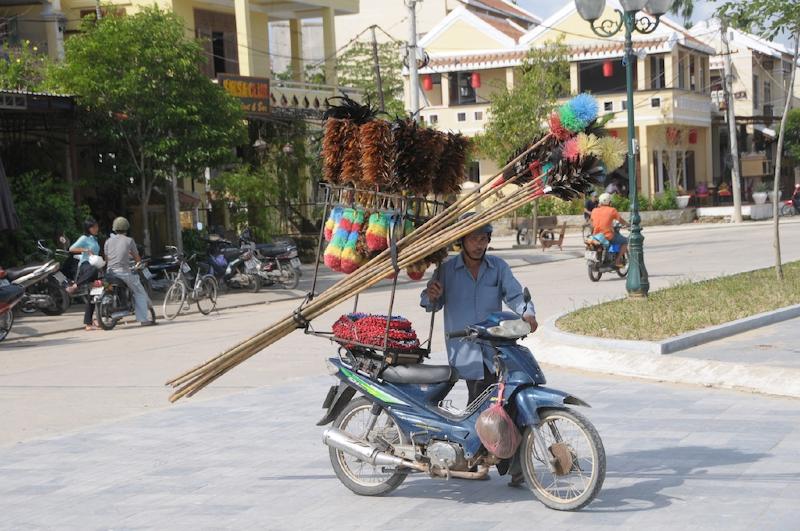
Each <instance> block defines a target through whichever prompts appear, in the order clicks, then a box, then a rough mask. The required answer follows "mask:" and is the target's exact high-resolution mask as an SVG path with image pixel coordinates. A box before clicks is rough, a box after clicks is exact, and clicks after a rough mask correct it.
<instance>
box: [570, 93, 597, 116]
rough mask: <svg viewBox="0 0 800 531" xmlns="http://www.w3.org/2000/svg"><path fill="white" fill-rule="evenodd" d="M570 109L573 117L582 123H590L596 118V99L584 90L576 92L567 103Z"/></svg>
mask: <svg viewBox="0 0 800 531" xmlns="http://www.w3.org/2000/svg"><path fill="white" fill-rule="evenodd" d="M567 105H569V108H570V109H572V114H573V115H575V118H577V119H578V120H580V121H581V122H583V123H584V124H590V123H592V122H593V121H595V120H596V119H597V109H598V107H597V100H596V99H594V97H593V96H592V95H591V94H587V93H585V92H583V93H581V94H578V95H577V96H575V97H574V98H572V99H571V100H569V102H568V103H567Z"/></svg>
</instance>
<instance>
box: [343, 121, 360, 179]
mask: <svg viewBox="0 0 800 531" xmlns="http://www.w3.org/2000/svg"><path fill="white" fill-rule="evenodd" d="M343 129H344V131H343V132H342V141H343V142H344V153H343V155H342V181H343V182H349V183H353V184H355V185H359V184H361V143H360V142H359V134H358V125H356V123H355V122H353V121H352V120H346V121H345V124H344V126H343Z"/></svg>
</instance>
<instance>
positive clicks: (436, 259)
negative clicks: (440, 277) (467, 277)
mask: <svg viewBox="0 0 800 531" xmlns="http://www.w3.org/2000/svg"><path fill="white" fill-rule="evenodd" d="M445 260H447V247H442V248H441V249H439V250H438V251H436V252H434V253H431V254H429V255H428V256H426V257H425V262H427V263H428V264H436V265H437V266H438V265H439V264H441V263H442V262H444V261H445Z"/></svg>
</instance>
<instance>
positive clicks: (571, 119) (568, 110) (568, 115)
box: [558, 103, 589, 133]
mask: <svg viewBox="0 0 800 531" xmlns="http://www.w3.org/2000/svg"><path fill="white" fill-rule="evenodd" d="M558 118H559V119H560V120H561V125H562V126H564V127H565V128H566V129H567V130H569V131H571V132H573V133H577V132H578V131H583V130H584V129H586V126H587V125H589V124H588V123H587V122H584V121H583V120H581V119H580V118H578V117H577V116H576V115H575V111H573V110H572V107H571V106H570V105H569V103H565V104H564V105H562V106H561V107H560V108H559V109H558Z"/></svg>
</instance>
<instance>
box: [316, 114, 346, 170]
mask: <svg viewBox="0 0 800 531" xmlns="http://www.w3.org/2000/svg"><path fill="white" fill-rule="evenodd" d="M347 123H348V122H347V121H346V120H340V119H338V118H329V119H327V120H326V121H325V132H324V134H323V136H322V175H323V178H324V179H325V180H326V181H328V182H329V183H333V184H338V183H340V182H341V173H342V159H343V157H344V135H345V130H346V127H347V126H346V124H347Z"/></svg>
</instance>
